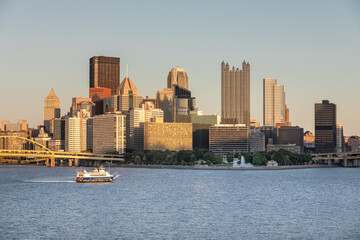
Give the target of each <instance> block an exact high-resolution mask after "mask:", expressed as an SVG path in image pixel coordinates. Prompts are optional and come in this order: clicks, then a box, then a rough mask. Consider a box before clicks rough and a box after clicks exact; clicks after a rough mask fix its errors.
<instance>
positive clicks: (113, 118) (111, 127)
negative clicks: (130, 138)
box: [93, 113, 126, 154]
mask: <svg viewBox="0 0 360 240" xmlns="http://www.w3.org/2000/svg"><path fill="white" fill-rule="evenodd" d="M114 151H116V152H118V153H119V154H123V153H125V151H126V116H125V115H124V114H117V113H116V114H103V115H96V116H94V117H93V152H94V153H111V152H114Z"/></svg>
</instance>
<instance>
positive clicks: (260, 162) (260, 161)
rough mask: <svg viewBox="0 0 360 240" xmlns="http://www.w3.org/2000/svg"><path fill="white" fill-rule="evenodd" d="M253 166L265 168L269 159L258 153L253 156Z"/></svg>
mask: <svg viewBox="0 0 360 240" xmlns="http://www.w3.org/2000/svg"><path fill="white" fill-rule="evenodd" d="M252 164H254V165H255V166H264V165H266V164H267V159H266V157H265V156H264V155H263V154H261V153H260V152H256V153H254V155H253V159H252Z"/></svg>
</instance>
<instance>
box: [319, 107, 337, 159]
mask: <svg viewBox="0 0 360 240" xmlns="http://www.w3.org/2000/svg"><path fill="white" fill-rule="evenodd" d="M335 148H336V105H335V104H334V103H330V102H329V101H328V100H323V101H322V103H315V152H316V153H332V152H334V151H335Z"/></svg>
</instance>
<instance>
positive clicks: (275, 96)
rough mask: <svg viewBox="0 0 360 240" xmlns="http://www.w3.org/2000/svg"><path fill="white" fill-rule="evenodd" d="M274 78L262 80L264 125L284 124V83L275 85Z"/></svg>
mask: <svg viewBox="0 0 360 240" xmlns="http://www.w3.org/2000/svg"><path fill="white" fill-rule="evenodd" d="M276 81H277V80H276V79H274V78H265V79H264V80H263V94H264V99H263V100H264V103H263V106H264V109H263V114H264V119H263V120H264V122H263V123H264V126H272V127H275V126H276V124H280V125H285V118H286V114H285V92H284V85H277V84H276Z"/></svg>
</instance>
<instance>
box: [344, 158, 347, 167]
mask: <svg viewBox="0 0 360 240" xmlns="http://www.w3.org/2000/svg"><path fill="white" fill-rule="evenodd" d="M344 167H348V160H347V156H345V157H344Z"/></svg>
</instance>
